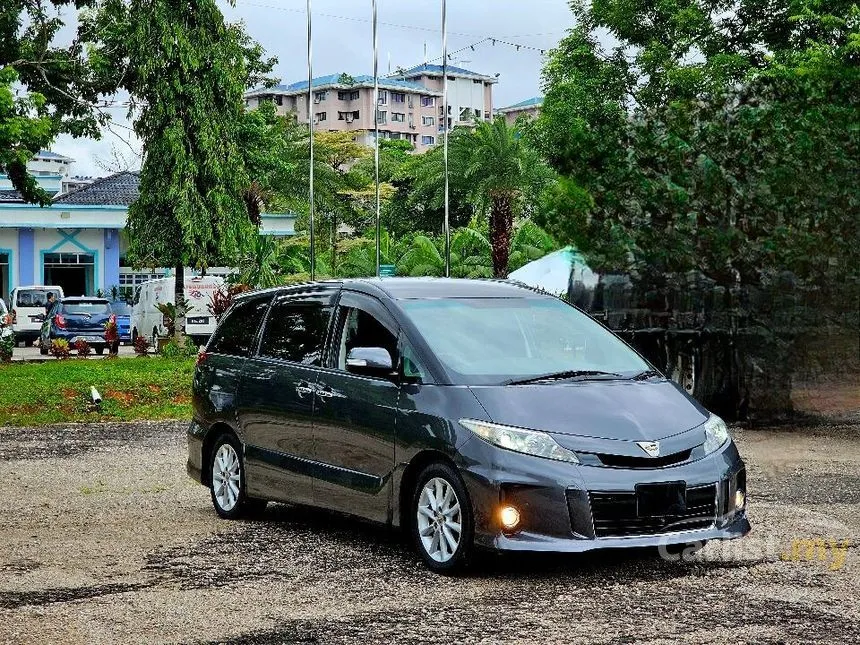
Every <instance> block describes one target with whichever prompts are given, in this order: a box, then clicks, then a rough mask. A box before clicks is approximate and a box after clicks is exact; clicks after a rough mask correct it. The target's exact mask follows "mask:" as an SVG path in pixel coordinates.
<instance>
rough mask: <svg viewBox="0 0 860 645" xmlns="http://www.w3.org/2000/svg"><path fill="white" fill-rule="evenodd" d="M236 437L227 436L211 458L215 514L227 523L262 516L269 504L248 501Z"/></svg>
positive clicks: (242, 458) (223, 435)
mask: <svg viewBox="0 0 860 645" xmlns="http://www.w3.org/2000/svg"><path fill="white" fill-rule="evenodd" d="M243 453H244V451H243V450H242V444H241V443H239V440H238V439H237V438H236V435H234V434H232V433H229V432H225V433H223V434H222V435H221V436H219V437H218V438H217V439H216V440H215V443H214V444H213V446H212V453H211V455H210V457H209V464H208V466H209V474H210V479H209V481H210V484H209V492H210V494H211V497H212V505H213V506H214V507H215V512H216V513H218V515H219V516H220V517H222V518H224V519H225V520H237V519H240V518H243V517H253V516H258V515H260V514H261V513H262V512H263V511H264V510H265V508H266V504H267V502H266V500H264V499H254V498H250V497H248V495H247V493H246V492H245V460H244V457H243Z"/></svg>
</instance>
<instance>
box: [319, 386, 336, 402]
mask: <svg viewBox="0 0 860 645" xmlns="http://www.w3.org/2000/svg"><path fill="white" fill-rule="evenodd" d="M317 395H318V396H321V397H323V398H324V399H330V398H332V397H333V396H334V392H333V391H332V389H331V388H328V387H326V388H322V387H318V388H317Z"/></svg>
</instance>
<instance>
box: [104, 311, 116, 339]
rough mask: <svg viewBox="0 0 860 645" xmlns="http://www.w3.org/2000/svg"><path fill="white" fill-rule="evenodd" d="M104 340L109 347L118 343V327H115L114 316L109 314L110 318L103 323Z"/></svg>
mask: <svg viewBox="0 0 860 645" xmlns="http://www.w3.org/2000/svg"><path fill="white" fill-rule="evenodd" d="M105 340H106V341H107V342H108V344H109V345H110V344H111V343H117V342H119V327H117V325H116V316H114V315H112V314H111V317H110V318H109V319H108V321H107V322H106V323H105Z"/></svg>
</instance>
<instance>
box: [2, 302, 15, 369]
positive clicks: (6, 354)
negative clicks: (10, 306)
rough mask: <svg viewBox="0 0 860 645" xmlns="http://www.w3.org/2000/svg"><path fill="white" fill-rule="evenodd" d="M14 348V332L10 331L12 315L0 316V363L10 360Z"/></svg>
mask: <svg viewBox="0 0 860 645" xmlns="http://www.w3.org/2000/svg"><path fill="white" fill-rule="evenodd" d="M14 349H15V334H14V333H13V332H12V315H11V314H3V315H2V316H0V363H8V362H9V361H11V360H12V352H13V351H14Z"/></svg>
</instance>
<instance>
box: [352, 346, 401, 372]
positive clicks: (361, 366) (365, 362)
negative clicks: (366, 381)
mask: <svg viewBox="0 0 860 645" xmlns="http://www.w3.org/2000/svg"><path fill="white" fill-rule="evenodd" d="M346 370H347V371H348V372H352V373H353V374H372V375H376V376H381V375H388V374H390V373H391V372H393V371H394V365H393V364H392V362H391V354H389V353H388V350H387V349H384V348H382V347H353V348H352V349H351V350H349V354H347V356H346Z"/></svg>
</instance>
